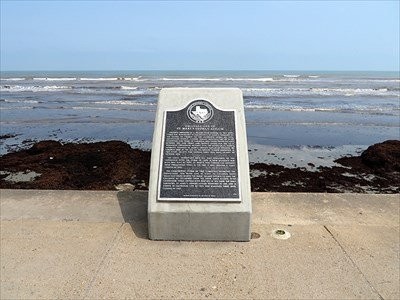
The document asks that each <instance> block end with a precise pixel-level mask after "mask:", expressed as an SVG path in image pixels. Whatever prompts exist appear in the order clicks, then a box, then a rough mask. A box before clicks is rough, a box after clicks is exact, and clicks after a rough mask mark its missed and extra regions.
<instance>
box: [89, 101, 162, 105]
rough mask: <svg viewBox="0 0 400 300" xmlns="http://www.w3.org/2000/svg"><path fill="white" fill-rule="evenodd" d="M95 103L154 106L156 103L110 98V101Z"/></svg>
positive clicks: (96, 102) (97, 102)
mask: <svg viewBox="0 0 400 300" xmlns="http://www.w3.org/2000/svg"><path fill="white" fill-rule="evenodd" d="M93 103H94V104H107V105H135V106H136V105H144V106H154V105H157V104H156V103H151V102H141V101H132V100H108V101H95V102H93Z"/></svg>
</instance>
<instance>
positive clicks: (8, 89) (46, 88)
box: [0, 85, 71, 92]
mask: <svg viewBox="0 0 400 300" xmlns="http://www.w3.org/2000/svg"><path fill="white" fill-rule="evenodd" d="M67 89H71V87H70V86H60V85H46V86H31V85H28V86H22V85H13V86H1V87H0V91H1V92H54V91H59V90H67Z"/></svg>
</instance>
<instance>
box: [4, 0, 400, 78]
mask: <svg viewBox="0 0 400 300" xmlns="http://www.w3.org/2000/svg"><path fill="white" fill-rule="evenodd" d="M135 69H136V70H151V69H153V70H154V69H155V70H159V69H169V70H193V69H201V70H207V69H209V70H211V69H217V70H218V69H219V70H222V69H239V70H387V71H390V70H395V71H396V70H398V69H399V2H398V1H375V2H374V1H369V2H367V1H354V2H351V1H350V2H348V1H346V2H345V1H332V2H326V1H324V2H323V1H321V2H319V1H306V2H302V1H292V2H291V1H285V2H273V1H267V2H248V1H247V2H167V1H166V2H127V1H125V2H118V1H113V2H108V1H101V2H100V1H86V2H84V1H54V2H50V1H45V2H39V1H19V2H15V1H4V0H2V1H1V70H2V71H5V70H135Z"/></svg>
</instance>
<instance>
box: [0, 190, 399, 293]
mask: <svg viewBox="0 0 400 300" xmlns="http://www.w3.org/2000/svg"><path fill="white" fill-rule="evenodd" d="M0 196H1V257H0V258H1V260H0V264H1V290H0V291H1V294H0V298H1V299H21V298H31V299H41V298H47V299H48V298H52V299H53V298H64V299H67V298H68V299H73V298H88V299H99V298H116V299H122V298H225V299H226V298H240V299H242V298H262V299H266V298H274V299H276V298H286V299H287V298H291V299H293V298H295V299H299V298H303V299H309V298H325V299H344V298H347V299H350V298H351V299H354V298H363V299H398V298H400V292H399V203H400V202H399V195H360V194H290V193H253V194H252V198H253V225H252V231H253V232H254V234H253V236H254V237H255V238H254V239H252V240H251V241H250V242H249V243H234V242H225V243H221V242H167V241H165V242H160V241H150V240H148V239H147V220H146V207H147V193H146V192H131V193H130V192H93V191H28V190H1V191H0ZM276 229H283V230H286V231H287V232H289V233H290V235H291V237H290V238H288V239H285V240H283V239H276V238H274V236H273V234H272V233H273V232H274V231H275V230H276ZM257 236H259V238H256V237H257Z"/></svg>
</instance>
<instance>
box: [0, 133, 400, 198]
mask: <svg viewBox="0 0 400 300" xmlns="http://www.w3.org/2000/svg"><path fill="white" fill-rule="evenodd" d="M2 138H3V136H2ZM32 142H33V141H32ZM314 148H315V151H325V150H326V149H325V150H324V148H318V147H314ZM321 149H322V150H321ZM252 151H253V152H257V154H258V155H259V157H265V160H264V161H262V160H259V161H255V162H254V161H253V162H251V163H250V178H251V188H252V192H295V193H296V192H322V193H382V194H394V193H400V187H399V186H398V182H400V162H399V160H398V157H399V154H400V141H398V140H393V141H386V142H383V143H379V144H375V145H373V146H371V147H369V148H368V149H367V150H365V151H363V152H362V153H361V150H360V149H359V150H358V151H359V153H360V154H361V155H356V156H343V157H339V158H337V159H333V158H332V157H331V158H330V160H331V162H333V163H331V164H330V165H329V164H328V165H317V164H315V161H313V160H311V161H309V160H307V158H308V159H310V158H312V157H313V155H314V154H315V153H311V155H308V156H307V155H306V156H305V157H304V158H305V160H304V159H303V165H300V166H297V165H295V164H293V163H292V165H294V166H292V167H288V164H286V165H285V164H284V163H282V164H281V163H277V162H279V159H276V156H277V154H275V153H271V152H266V149H262V148H260V149H254V148H253V149H250V150H249V154H250V155H251V152H252ZM296 151H298V152H301V151H302V148H299V149H297V150H296ZM326 151H330V150H329V149H328V150H326ZM303 152H304V151H303ZM290 154H292V153H290ZM150 155H151V154H150V151H149V150H140V149H132V147H131V146H130V145H129V144H127V143H125V142H121V141H106V142H95V143H63V142H59V141H41V142H37V143H33V145H32V146H31V147H30V148H28V149H22V150H19V151H16V152H13V153H8V154H5V155H2V156H0V164H1V169H0V188H3V189H4V188H8V189H10V188H11V189H60V190H116V189H117V190H118V189H119V190H146V189H147V188H148V179H149V172H150ZM271 157H275V159H273V160H271V159H270V158H271ZM322 158H323V157H319V161H323V160H322Z"/></svg>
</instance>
